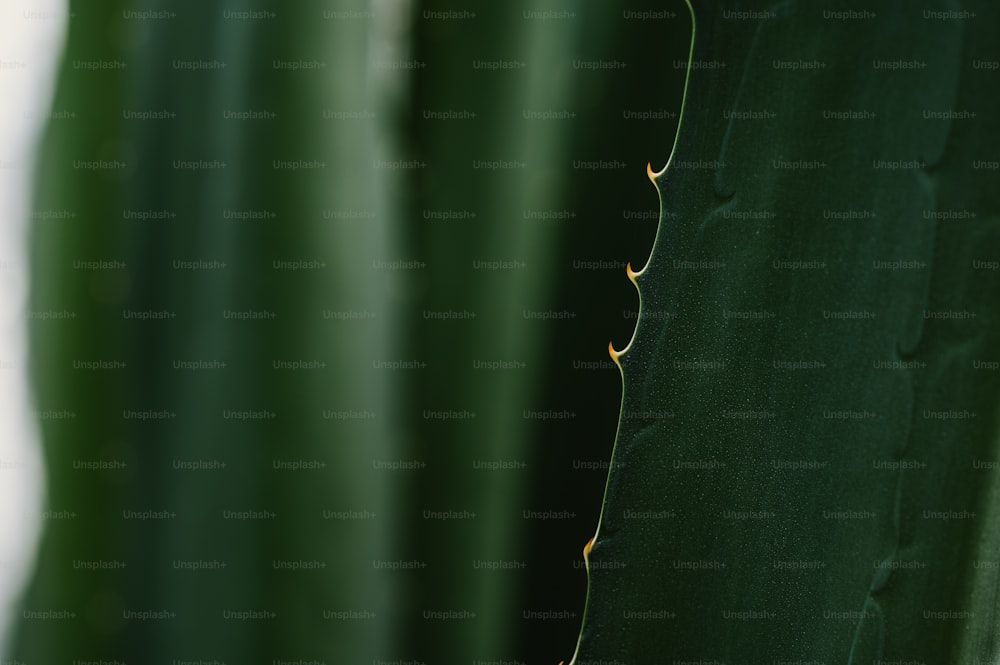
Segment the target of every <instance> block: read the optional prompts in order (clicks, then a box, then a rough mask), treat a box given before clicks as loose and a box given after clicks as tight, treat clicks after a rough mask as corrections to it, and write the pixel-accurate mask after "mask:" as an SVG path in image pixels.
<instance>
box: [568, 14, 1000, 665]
mask: <svg viewBox="0 0 1000 665" xmlns="http://www.w3.org/2000/svg"><path fill="white" fill-rule="evenodd" d="M930 4H931V5H932V6H931V7H929V8H923V7H921V8H920V9H917V8H914V7H912V6H909V5H907V4H905V3H903V2H892V3H886V4H885V6H884V7H880V8H879V9H878V10H877V11H876V12H857V11H855V12H854V13H853V14H851V13H850V8H848V7H846V6H841V5H840V4H839V3H822V5H821V6H816V5H814V4H811V3H808V4H807V3H797V2H781V3H772V4H770V5H769V6H768V7H767V8H766V9H761V8H760V7H758V6H755V7H753V8H752V9H751V8H749V7H747V6H745V4H744V3H741V2H725V3H714V4H713V3H708V2H699V1H694V2H692V3H691V4H689V8H691V15H692V19H693V22H694V25H695V29H694V31H693V33H694V37H693V46H692V52H691V61H690V66H689V79H688V83H687V89H686V93H685V100H684V107H683V114H682V118H681V122H680V127H679V130H678V135H677V139H676V142H675V145H674V149H673V152H672V153H671V157H670V160H669V161H668V164H667V166H666V167H665V168H664V169H663V170H662V171H661V172H659V173H652V171H650V177H651V179H652V180H653V182H654V184H655V185H656V187H657V190H658V192H659V195H660V201H661V217H660V227H659V230H658V234H657V238H656V241H655V244H654V247H653V251H652V254H651V257H650V260H649V263H648V264H647V265H646V267H645V268H643V269H642V270H641V271H639V272H638V273H632V272H631V270H630V277H631V278H632V279H633V281H634V282H635V283H636V285H637V287H638V289H639V293H640V316H639V321H638V324H637V327H636V331H635V334H634V337H633V339H632V341H631V342H630V343H629V345H628V346H627V347H626V349H625V350H624V352H623V353H621V354H618V353H616V352H614V351H612V355H613V357H616V358H617V359H618V361H619V363H620V367H621V370H622V375H623V384H624V387H623V397H622V407H621V409H622V410H621V418H620V422H619V430H618V435H617V439H616V442H615V449H614V453H613V459H612V465H611V469H610V473H609V477H608V484H607V488H606V494H605V503H604V508H603V512H602V516H601V519H600V522H599V526H598V530H597V534H596V536H595V539H594V541H593V545H592V546H590V545H589V544H588V550H589V552H588V553H587V558H588V562H589V588H588V602H587V611H586V616H585V619H584V622H583V628H582V631H581V636H580V641H579V644H578V647H577V653H576V656H575V658H574V662H575V663H579V664H582V663H587V662H611V661H617V662H627V663H647V662H648V663H653V662H657V663H664V662H667V663H669V662H672V661H677V660H702V661H713V662H714V661H718V662H727V663H731V662H745V663H771V662H774V661H779V660H792V661H798V660H801V661H802V662H806V661H810V662H812V661H816V662H828V663H834V662H837V663H862V662H864V663H868V662H874V661H880V660H889V661H895V660H904V661H911V660H914V661H922V662H928V663H929V662H942V663H943V662H973V661H976V659H978V661H976V662H994V661H995V659H996V658H997V646H996V644H997V640H996V638H997V636H998V635H997V621H996V613H995V605H996V601H995V598H996V592H997V588H998V587H997V575H996V565H997V564H996V556H997V555H996V552H997V546H998V545H1000V541H998V534H997V528H996V526H995V519H996V514H997V511H996V507H995V506H996V500H995V497H996V481H995V473H994V470H995V468H996V467H995V462H994V461H993V460H995V456H996V447H997V442H998V439H997V409H996V406H997V394H998V393H997V388H998V385H997V383H998V381H997V375H998V373H997V372H996V371H995V368H996V365H995V364H992V365H991V364H988V362H987V361H989V360H990V359H991V358H992V359H995V356H996V350H995V349H996V348H997V341H998V340H997V337H998V332H997V326H996V323H997V314H996V311H995V310H996V305H995V302H996V296H997V293H998V290H1000V281H998V276H997V271H996V270H991V269H989V264H988V260H989V257H994V258H995V257H996V253H997V251H996V248H997V247H998V246H1000V245H998V240H1000V237H998V236H1000V225H998V221H1000V218H998V208H1000V200H998V194H997V188H996V173H995V170H994V169H993V167H991V160H992V163H993V164H995V160H996V155H997V154H998V152H1000V151H998V146H1000V141H998V136H997V131H996V129H995V124H991V121H990V120H988V119H987V118H988V117H990V116H991V114H992V113H995V109H996V108H997V99H998V93H997V87H996V85H995V82H994V84H993V85H989V84H987V83H986V81H987V80H988V79H989V78H990V76H991V75H989V74H987V71H988V70H986V69H984V68H983V66H982V65H981V63H983V62H989V61H993V60H995V59H996V58H995V55H993V56H991V55H990V51H989V47H987V46H986V44H987V43H989V40H988V38H989V33H990V32H991V31H994V29H995V26H996V25H997V21H996V9H994V8H993V7H991V6H987V5H986V4H985V3H971V2H970V3H964V5H963V4H962V3H943V2H937V3H930ZM692 5H693V6H692ZM963 11H965V12H969V14H966V15H965V16H970V15H971V14H973V13H974V14H975V18H974V19H973V18H971V16H970V18H967V19H963V18H955V17H956V16H962V15H961V12H963ZM841 12H847V13H841ZM928 12H929V14H928ZM948 12H959V14H949V13H948ZM993 53H994V54H995V51H994V52H993ZM977 63H980V64H979V65H978V66H977ZM992 76H993V77H994V78H995V75H992ZM962 111H968V112H969V113H970V114H971V113H973V112H975V113H976V115H975V116H974V117H973V116H971V115H969V116H968V117H966V116H965V115H964V114H962V113H961V112H962ZM952 112H957V113H952ZM966 215H967V217H966ZM994 265H995V264H994ZM973 284H975V288H973V287H972V285H973Z"/></svg>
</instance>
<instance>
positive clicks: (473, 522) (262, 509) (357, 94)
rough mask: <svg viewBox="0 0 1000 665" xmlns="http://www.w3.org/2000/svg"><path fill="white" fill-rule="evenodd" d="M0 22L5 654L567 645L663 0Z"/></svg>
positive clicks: (605, 431) (665, 38) (624, 304)
mask: <svg viewBox="0 0 1000 665" xmlns="http://www.w3.org/2000/svg"><path fill="white" fill-rule="evenodd" d="M2 11H3V20H2V26H3V27H2V36H3V41H2V43H0V96H2V99H3V104H2V114H3V115H2V127H0V129H2V132H3V133H2V134H0V139H2V141H3V143H2V145H0V160H2V161H0V167H2V168H0V188H2V189H0V197H2V198H0V205H2V208H0V214H2V215H3V217H2V224H0V233H2V236H0V239H2V247H0V254H2V255H0V287H2V292H3V296H2V298H3V300H2V309H0V316H2V317H3V318H2V330H0V333H2V335H3V337H2V338H0V342H2V344H3V346H2V348H0V363H2V371H0V397H2V400H0V402H2V403H0V408H2V420H0V428H2V429H0V436H2V441H0V501H2V505H0V543H2V545H0V593H2V596H0V611H2V612H3V616H2V617H0V620H2V622H3V626H4V633H3V635H4V637H3V642H2V643H0V645H2V652H0V655H2V656H3V657H4V658H6V659H7V660H5V661H4V662H17V663H22V664H25V665H35V664H45V665H48V664H50V663H70V662H74V661H75V662H88V663H91V662H93V663H113V662H120V663H148V664H159V663H163V664H168V663H169V664H173V665H176V664H178V663H215V662H218V663H329V664H331V665H332V664H333V663H372V664H373V665H378V664H382V663H384V664H388V663H428V664H429V663H457V662H465V663H468V662H470V661H471V662H472V663H482V664H483V665H485V664H486V663H553V664H554V663H557V662H558V661H559V660H561V659H567V660H568V659H569V657H570V656H571V655H572V653H573V648H574V646H575V643H576V638H577V634H578V632H579V626H580V620H581V614H582V611H583V603H584V598H585V594H586V574H585V571H584V568H583V559H582V556H581V549H582V547H583V545H584V543H585V542H586V541H587V540H588V539H589V538H590V537H591V536H592V535H593V533H594V530H595V528H596V525H597V518H598V513H599V509H600V504H601V500H602V496H603V491H604V484H605V479H606V475H607V462H608V460H609V459H610V453H611V447H612V443H613V440H614V434H615V430H616V425H617V420H618V411H619V405H620V396H621V392H620V388H621V382H620V377H619V373H618V370H617V369H616V367H615V366H614V364H613V363H612V362H611V361H610V359H609V357H608V353H607V344H608V342H609V341H613V342H614V344H615V346H616V347H617V348H619V349H620V348H622V347H624V346H625V344H626V343H627V342H628V340H629V338H630V337H631V334H632V329H633V327H634V324H635V317H636V313H637V309H638V298H637V295H636V292H635V289H634V287H633V286H632V285H631V284H630V283H629V282H628V280H627V279H626V275H625V266H626V264H627V263H628V262H631V263H632V265H633V266H635V267H637V268H638V267H639V266H641V265H643V264H644V263H645V261H646V258H647V256H648V252H649V248H650V247H651V246H652V241H653V237H654V235H655V232H656V225H657V218H658V209H659V206H658V201H657V196H656V192H655V190H654V188H653V186H652V185H651V184H650V182H649V181H648V180H647V178H646V174H645V170H646V162H647V161H650V162H652V164H653V167H654V168H655V169H659V168H660V167H662V165H663V164H664V163H665V162H666V159H667V157H668V156H669V153H670V148H671V146H672V144H673V138H674V132H675V129H676V123H677V111H678V109H679V105H680V92H681V88H682V86H683V77H684V72H685V67H686V58H687V52H688V48H689V43H690V42H689V40H690V30H691V25H690V18H689V15H688V11H687V8H686V5H685V4H684V3H683V2H681V1H680V0H679V1H678V2H668V3H659V4H654V3H651V2H647V3H645V4H644V3H643V2H641V1H640V2H636V3H635V4H633V3H625V4H620V3H615V4H611V5H599V4H598V3H586V4H584V3H571V4H569V5H567V4H565V3H550V2H531V3H523V2H513V3H499V4H489V3H482V4H479V3H474V2H469V1H468V0H460V1H459V2H458V3H442V2H431V1H428V2H419V1H417V0H409V1H407V0H398V1H393V0H373V1H372V2H351V1H348V0H332V2H331V1H330V0H327V1H326V2H316V1H314V0H306V1H305V2H301V3H284V4H283V3H278V2H276V1H274V0H265V1H262V2H259V3H254V4H252V5H242V4H241V5H237V4H234V3H231V2H219V1H218V0H203V1H202V2H190V1H177V2H171V3H164V4H155V3H149V2H114V1H109V2H102V3H79V2H70V3H69V4H68V5H67V4H65V3H61V2H49V3H48V4H46V3H40V2H38V1H37V0H30V1H29V0H11V1H10V2H7V3H5V5H4V8H3V10H2ZM668 221H669V220H668ZM539 645H544V646H542V647H541V648H539Z"/></svg>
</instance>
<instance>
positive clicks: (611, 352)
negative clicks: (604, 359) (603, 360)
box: [608, 342, 622, 365]
mask: <svg viewBox="0 0 1000 665" xmlns="http://www.w3.org/2000/svg"><path fill="white" fill-rule="evenodd" d="M608 355H609V356H611V359H612V360H614V361H615V364H616V365H618V359H619V358H621V355H622V354H621V353H619V352H618V351H615V346H614V344H613V343H612V342H608Z"/></svg>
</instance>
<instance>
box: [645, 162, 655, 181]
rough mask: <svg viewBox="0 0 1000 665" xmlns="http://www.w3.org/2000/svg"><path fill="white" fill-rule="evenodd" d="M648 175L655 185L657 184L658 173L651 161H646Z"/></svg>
mask: <svg viewBox="0 0 1000 665" xmlns="http://www.w3.org/2000/svg"><path fill="white" fill-rule="evenodd" d="M646 177H647V178H649V179H650V180H651V181H652V183H653V184H654V185H655V184H656V174H655V173H653V165H652V163H650V162H646Z"/></svg>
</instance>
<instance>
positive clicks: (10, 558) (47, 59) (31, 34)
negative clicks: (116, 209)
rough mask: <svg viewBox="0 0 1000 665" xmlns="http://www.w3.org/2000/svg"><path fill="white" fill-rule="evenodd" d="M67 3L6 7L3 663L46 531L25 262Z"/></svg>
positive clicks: (0, 139)
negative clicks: (30, 377) (40, 151)
mask: <svg viewBox="0 0 1000 665" xmlns="http://www.w3.org/2000/svg"><path fill="white" fill-rule="evenodd" d="M67 11H68V10H67V6H66V2H65V1H64V0H3V2H0V656H3V655H5V654H6V653H7V649H8V648H9V643H8V641H9V637H10V635H9V632H10V630H11V628H12V627H13V625H14V623H13V622H14V621H16V619H17V617H18V616H19V611H20V610H19V608H18V606H17V605H18V602H19V600H20V595H21V593H22V591H23V590H24V586H25V584H26V582H27V581H28V578H29V576H30V575H31V573H32V570H33V567H34V561H35V554H36V549H37V546H38V537H39V535H40V533H41V527H42V511H43V510H44V509H45V506H44V502H43V499H44V492H45V472H44V468H43V462H42V452H41V443H40V441H39V429H38V426H37V423H36V422H35V415H34V411H35V409H36V408H37V407H36V406H35V405H34V403H33V401H32V398H31V394H30V392H29V387H28V366H27V360H28V335H27V309H28V302H27V296H28V263H27V261H28V257H27V241H28V232H29V229H30V225H31V223H32V221H31V210H32V193H31V191H32V184H33V183H32V179H33V175H34V171H35V166H36V159H35V153H36V150H37V146H38V141H39V139H40V137H41V132H42V130H43V128H44V124H45V121H46V116H47V114H48V113H49V110H50V105H51V103H52V94H53V88H54V85H55V79H56V68H57V66H58V64H59V59H60V57H61V55H62V50H63V45H64V39H65V33H66V29H67V27H68V15H67Z"/></svg>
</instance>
